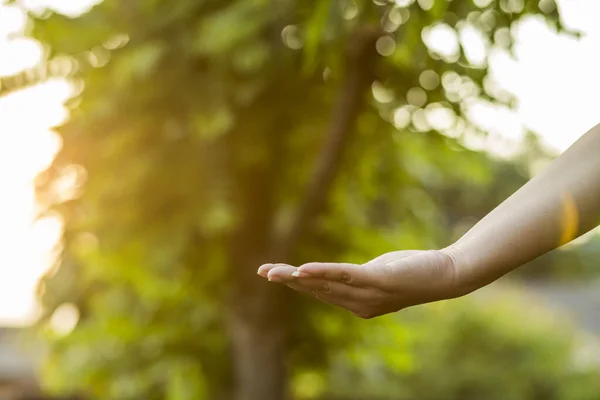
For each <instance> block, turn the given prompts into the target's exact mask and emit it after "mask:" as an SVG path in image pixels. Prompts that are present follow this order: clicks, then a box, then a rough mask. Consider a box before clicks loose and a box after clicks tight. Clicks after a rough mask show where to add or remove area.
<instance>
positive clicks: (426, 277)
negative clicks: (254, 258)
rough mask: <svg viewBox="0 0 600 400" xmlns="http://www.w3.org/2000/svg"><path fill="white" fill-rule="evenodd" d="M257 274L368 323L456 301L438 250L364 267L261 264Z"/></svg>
mask: <svg viewBox="0 0 600 400" xmlns="http://www.w3.org/2000/svg"><path fill="white" fill-rule="evenodd" d="M258 274H259V275H260V276H262V277H264V278H268V279H269V281H271V282H278V283H282V284H285V285H287V286H289V287H290V288H292V289H294V290H297V291H299V292H302V293H306V294H309V295H312V296H314V297H316V298H317V299H319V300H322V301H325V302H327V303H330V304H333V305H336V306H339V307H342V308H345V309H347V310H349V311H351V312H352V313H354V314H355V315H357V316H359V317H361V318H373V317H377V316H380V315H384V314H388V313H392V312H396V311H399V310H401V309H403V308H406V307H410V306H413V305H417V304H423V303H429V302H432V301H438V300H444V299H449V298H453V297H457V296H458V294H459V292H458V287H457V284H456V279H455V277H456V273H455V263H454V261H453V257H451V256H450V255H449V254H448V253H446V252H444V251H438V250H429V251H421V250H408V251H395V252H391V253H386V254H384V255H382V256H380V257H377V258H375V259H373V260H371V261H369V262H367V263H366V264H362V265H359V264H343V263H309V264H304V265H302V266H300V267H298V268H297V267H294V266H291V265H287V264H265V265H263V266H261V267H260V268H259V269H258Z"/></svg>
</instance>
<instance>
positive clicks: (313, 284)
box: [282, 278, 372, 302]
mask: <svg viewBox="0 0 600 400" xmlns="http://www.w3.org/2000/svg"><path fill="white" fill-rule="evenodd" d="M282 283H284V284H285V285H288V286H290V287H291V285H293V286H294V287H293V289H296V288H300V289H303V290H304V291H305V292H306V291H308V292H317V293H318V294H319V296H321V295H324V296H328V297H331V298H339V299H347V300H353V301H359V302H360V301H366V300H367V299H369V298H370V296H371V295H372V294H371V292H370V291H369V290H368V289H364V288H359V287H354V286H349V285H346V284H345V283H340V282H335V281H328V280H324V279H313V278H295V279H289V280H288V281H287V282H282Z"/></svg>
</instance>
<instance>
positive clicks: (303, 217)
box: [272, 29, 381, 261]
mask: <svg viewBox="0 0 600 400" xmlns="http://www.w3.org/2000/svg"><path fill="white" fill-rule="evenodd" d="M380 35H381V32H380V30H379V29H371V30H365V31H360V32H356V33H355V35H354V36H353V37H352V38H351V40H350V48H349V51H348V54H347V70H346V77H345V80H344V82H343V83H342V85H341V87H340V91H339V94H338V100H337V103H336V104H335V107H334V109H333V112H332V118H331V124H330V127H329V131H328V133H327V135H326V136H325V140H324V142H323V145H322V147H321V150H320V152H319V156H318V158H317V160H316V163H315V171H314V173H313V176H312V179H311V180H310V182H309V185H308V187H307V190H306V194H305V196H304V198H303V200H302V203H301V204H300V206H299V208H298V211H297V213H296V215H295V217H294V219H293V220H292V223H291V224H290V227H289V229H288V230H287V231H285V232H284V233H283V234H281V235H279V236H278V238H276V239H275V240H273V243H274V248H273V249H272V258H273V260H274V261H286V260H288V259H289V258H290V256H291V255H292V253H293V250H294V246H295V245H296V243H297V242H298V239H300V237H301V236H302V235H303V234H304V232H305V230H306V229H307V228H308V226H310V223H311V222H312V221H313V220H314V218H315V217H316V216H317V215H318V214H319V213H320V212H321V210H322V209H323V207H324V205H325V202H326V200H327V196H328V194H329V191H330V189H331V186H332V184H333V182H334V180H335V177H336V175H337V173H338V171H339V168H340V161H341V159H342V156H343V153H344V150H345V149H346V148H347V147H348V144H349V143H350V140H351V137H352V133H353V131H354V125H355V122H356V119H357V117H358V115H359V114H360V111H361V109H362V106H363V102H364V98H365V94H366V93H367V91H368V90H369V88H370V85H371V82H372V81H373V77H374V71H373V69H374V66H375V62H376V60H377V52H376V50H375V42H376V40H377V39H378V38H379V37H380Z"/></svg>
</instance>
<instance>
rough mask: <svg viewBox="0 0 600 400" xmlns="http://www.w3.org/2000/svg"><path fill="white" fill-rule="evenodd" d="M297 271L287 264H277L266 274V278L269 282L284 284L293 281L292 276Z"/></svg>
mask: <svg viewBox="0 0 600 400" xmlns="http://www.w3.org/2000/svg"><path fill="white" fill-rule="evenodd" d="M297 270H298V268H297V267H292V266H291V265H287V264H277V265H276V266H275V267H274V268H272V269H271V270H270V271H269V273H268V274H267V278H268V279H269V281H271V282H284V281H290V280H293V279H295V278H294V277H293V276H292V274H293V273H294V272H296V271H297Z"/></svg>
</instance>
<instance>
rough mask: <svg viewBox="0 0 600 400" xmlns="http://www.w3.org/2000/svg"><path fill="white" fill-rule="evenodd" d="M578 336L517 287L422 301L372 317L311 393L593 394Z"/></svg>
mask: <svg viewBox="0 0 600 400" xmlns="http://www.w3.org/2000/svg"><path fill="white" fill-rule="evenodd" d="M523 303H527V304H528V306H527V308H526V309H524V308H523ZM581 339H582V338H581V337H579V336H575V335H574V334H573V332H572V331H571V329H570V328H569V327H565V325H564V323H562V322H560V323H559V321H557V320H556V319H555V318H553V315H552V314H550V313H548V312H546V311H545V310H544V309H543V308H540V307H538V306H536V305H535V302H532V300H531V299H529V298H525V297H523V296H522V295H520V294H518V293H515V292H514V291H513V290H509V291H507V292H506V293H503V292H502V291H501V292H500V293H496V294H494V295H493V296H481V297H477V296H475V297H472V298H466V299H462V300H459V301H454V302H452V303H446V304H435V305H429V306H425V307H419V309H418V310H417V309H414V310H409V311H408V312H405V313H403V314H401V315H399V316H390V317H386V318H384V319H382V320H381V321H371V322H369V323H368V327H367V326H365V327H364V333H363V336H362V337H361V338H360V339H359V340H358V341H357V342H356V343H355V344H354V345H353V346H351V347H349V348H347V349H345V350H344V351H342V352H340V353H338V354H336V355H335V356H334V357H333V362H332V367H331V370H330V372H329V374H328V380H327V382H326V383H323V384H322V386H321V387H322V390H323V392H322V393H320V394H319V395H320V396H317V397H313V398H323V399H373V400H375V399H377V400H384V399H390V400H391V399H394V400H403V399H407V400H408V399H423V400H438V399H448V400H454V399H456V400H468V399H490V400H495V399H502V400H504V399H507V400H510V399H515V400H517V399H518V400H529V399H531V400H537V399H548V400H584V399H590V400H591V399H595V398H596V397H597V393H598V391H599V390H600V380H598V374H599V373H600V368H599V367H598V365H595V366H593V367H590V366H589V365H582V364H579V362H578V360H577V357H576V355H577V352H578V351H581V348H582V347H581V346H583V342H582V341H581ZM306 398H311V397H306Z"/></svg>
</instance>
